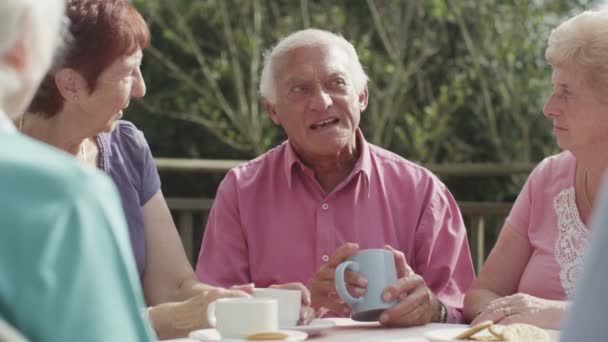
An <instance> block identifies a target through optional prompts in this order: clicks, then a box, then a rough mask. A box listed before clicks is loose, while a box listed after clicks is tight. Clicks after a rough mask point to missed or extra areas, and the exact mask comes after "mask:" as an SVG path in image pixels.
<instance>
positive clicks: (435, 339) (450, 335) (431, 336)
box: [424, 327, 559, 342]
mask: <svg viewBox="0 0 608 342" xmlns="http://www.w3.org/2000/svg"><path fill="white" fill-rule="evenodd" d="M467 329H468V328H467V327H465V328H450V329H439V330H431V331H427V332H426V333H424V337H426V338H427V340H429V341H431V342H451V341H474V340H456V339H454V337H455V336H457V335H458V334H460V333H462V332H463V331H465V330H467ZM545 331H547V332H548V333H549V335H551V340H552V341H555V342H557V341H558V340H559V332H558V331H557V330H548V329H545ZM489 335H491V334H490V332H489V331H488V330H487V329H486V330H482V331H480V332H478V333H477V334H475V336H489Z"/></svg>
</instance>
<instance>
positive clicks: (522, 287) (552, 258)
mask: <svg viewBox="0 0 608 342" xmlns="http://www.w3.org/2000/svg"><path fill="white" fill-rule="evenodd" d="M575 172H576V159H575V158H574V156H573V155H572V154H571V153H570V152H567V151H566V152H562V153H560V154H558V155H555V156H552V157H549V158H546V159H545V160H543V161H542V162H541V163H540V164H539V165H538V166H537V167H536V168H535V169H534V171H533V172H532V173H531V174H530V176H529V178H528V180H527V182H526V184H525V185H524V188H523V189H522V191H521V192H520V194H519V197H518V198H517V200H516V202H515V204H514V205H513V209H512V210H511V213H510V214H509V217H508V218H507V224H508V225H509V226H511V227H512V229H514V230H515V232H517V233H519V234H520V235H521V236H522V237H524V238H525V239H526V240H528V241H529V243H530V246H531V248H532V255H531V257H530V261H529V262H528V265H527V266H526V268H525V270H524V272H523V273H522V275H521V278H520V282H519V289H518V291H519V292H522V293H527V294H530V295H533V296H536V297H541V298H547V299H553V300H567V299H568V297H569V295H568V293H567V292H569V291H571V290H573V286H574V283H575V282H576V278H577V277H578V274H579V273H580V271H581V270H582V264H583V262H582V254H583V252H584V250H585V247H586V244H587V240H588V234H589V231H588V229H587V228H586V227H585V226H584V224H583V222H582V221H581V219H580V216H579V213H578V209H577V208H576V204H575V198H574V177H575ZM560 217H561V219H560ZM560 227H561V228H560ZM560 236H561V239H560ZM558 240H559V241H558ZM570 295H571V294H570Z"/></svg>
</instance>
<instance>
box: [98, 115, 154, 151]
mask: <svg viewBox="0 0 608 342" xmlns="http://www.w3.org/2000/svg"><path fill="white" fill-rule="evenodd" d="M102 136H103V135H102ZM107 138H108V139H109V140H110V144H112V145H118V146H119V148H120V149H121V150H128V151H132V150H140V149H144V148H148V147H147V146H148V142H147V141H146V138H145V136H144V133H143V132H142V131H141V130H139V129H138V128H137V127H136V126H135V125H134V124H133V123H132V122H130V121H126V120H118V121H117V123H116V127H115V128H114V130H112V132H111V133H109V134H108V135H107Z"/></svg>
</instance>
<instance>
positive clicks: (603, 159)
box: [464, 10, 608, 328]
mask: <svg viewBox="0 0 608 342" xmlns="http://www.w3.org/2000/svg"><path fill="white" fill-rule="evenodd" d="M545 57H546V58H547V60H548V61H549V63H550V64H551V66H552V67H553V76H552V83H553V92H552V94H551V96H550V97H549V99H548V100H547V103H546V104H545V108H544V112H545V115H546V116H547V117H549V118H551V119H552V120H553V132H554V134H555V136H556V138H557V143H558V144H559V146H560V147H561V148H562V149H563V150H564V151H563V152H562V153H560V154H558V155H555V156H552V157H549V158H546V159H545V160H543V161H542V162H541V163H540V164H539V165H538V166H537V167H536V168H535V169H534V171H533V172H532V174H531V175H530V176H529V178H528V180H527V182H526V184H525V185H524V188H523V189H522V191H521V193H520V194H519V197H518V198H517V201H516V202H515V204H514V206H513V209H512V210H511V213H510V214H509V217H508V218H507V220H506V223H505V226H504V227H503V229H502V231H501V234H500V236H499V238H498V241H497V243H496V245H495V247H494V249H493V250H492V252H491V253H490V256H489V258H488V260H487V262H486V264H485V266H484V268H483V269H482V270H481V272H480V274H479V277H478V278H477V280H476V281H475V283H474V284H473V286H472V287H471V289H470V290H469V292H468V293H467V296H466V299H465V307H464V314H465V317H466V318H468V319H469V320H472V321H473V323H477V322H479V321H482V320H488V319H490V320H493V321H494V322H500V323H502V324H509V323H512V322H525V323H531V324H535V325H538V326H541V327H546V328H557V327H558V326H559V324H560V320H561V317H562V314H563V313H564V311H565V310H566V309H567V308H568V306H569V303H570V300H571V299H572V296H573V294H574V292H575V284H576V280H577V277H578V276H579V274H580V273H581V269H582V265H583V255H584V253H585V249H586V246H587V244H588V239H589V236H590V231H589V228H588V226H587V224H588V222H589V219H590V214H591V212H592V211H593V209H594V207H595V203H596V197H597V193H598V189H599V185H600V182H601V179H602V175H603V174H604V173H605V171H606V169H607V167H608V154H606V151H607V150H608V102H607V101H608V100H607V99H608V64H607V63H606V61H607V60H608V11H605V10H604V11H588V12H584V13H581V14H579V15H577V16H575V17H573V18H571V19H569V20H567V21H566V22H564V23H563V24H561V25H559V26H558V27H557V28H556V29H554V30H553V31H552V32H551V35H550V37H549V43H548V47H547V50H546V52H545Z"/></svg>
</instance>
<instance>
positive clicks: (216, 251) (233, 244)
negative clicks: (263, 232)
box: [196, 172, 251, 287]
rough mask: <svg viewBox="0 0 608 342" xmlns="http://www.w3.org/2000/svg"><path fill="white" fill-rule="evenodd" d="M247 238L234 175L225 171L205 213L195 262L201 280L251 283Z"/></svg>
mask: <svg viewBox="0 0 608 342" xmlns="http://www.w3.org/2000/svg"><path fill="white" fill-rule="evenodd" d="M246 241H247V239H246V236H245V232H244V230H243V226H242V224H241V220H240V215H239V208H238V194H237V190H236V176H235V174H234V172H229V173H228V174H227V175H226V177H225V178H224V180H223V181H222V182H221V184H220V186H219V188H218V191H217V195H216V197H215V200H214V202H213V206H212V208H211V211H210V213H209V219H208V221H207V227H206V228H205V234H204V237H203V241H202V244H201V250H200V254H199V257H198V262H197V264H196V274H197V276H198V278H199V279H200V280H201V281H202V282H203V283H207V284H211V285H215V286H222V287H229V286H232V285H239V284H247V283H250V282H251V275H250V272H249V255H248V254H249V252H248V247H247V242H246Z"/></svg>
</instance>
